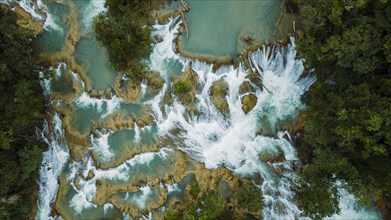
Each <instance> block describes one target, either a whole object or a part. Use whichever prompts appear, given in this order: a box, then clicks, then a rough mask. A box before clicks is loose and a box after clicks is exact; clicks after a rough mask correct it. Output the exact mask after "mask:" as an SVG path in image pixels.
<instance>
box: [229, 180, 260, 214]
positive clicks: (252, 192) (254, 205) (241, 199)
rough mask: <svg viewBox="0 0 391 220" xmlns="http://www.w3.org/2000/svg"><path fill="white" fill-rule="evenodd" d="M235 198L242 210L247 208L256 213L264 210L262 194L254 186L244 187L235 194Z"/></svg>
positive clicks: (246, 185) (247, 185)
mask: <svg viewBox="0 0 391 220" xmlns="http://www.w3.org/2000/svg"><path fill="white" fill-rule="evenodd" d="M235 197H236V199H237V200H238V205H239V207H241V208H245V209H247V210H249V211H250V212H256V211H259V210H261V209H262V205H263V197H262V192H261V190H259V189H258V188H257V187H255V186H254V185H253V184H245V185H242V186H241V187H240V188H239V189H238V191H237V192H236V193H235Z"/></svg>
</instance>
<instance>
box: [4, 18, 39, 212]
mask: <svg viewBox="0 0 391 220" xmlns="http://www.w3.org/2000/svg"><path fill="white" fill-rule="evenodd" d="M10 13H12V12H6V11H3V10H0V111H1V114H0V179H1V184H0V219H27V218H31V216H30V215H31V213H32V209H33V205H34V204H33V202H32V201H33V197H32V196H33V193H32V192H33V191H34V190H36V189H37V183H36V179H37V177H38V169H39V166H40V163H41V155H42V151H43V150H44V149H45V145H44V144H43V143H42V142H40V141H39V140H37V135H36V133H35V128H36V127H39V126H41V125H42V124H43V123H42V122H43V121H42V120H43V118H44V113H45V105H44V104H45V103H44V98H43V95H42V88H41V85H40V79H39V76H38V68H37V67H36V66H35V61H34V59H33V56H32V50H31V47H30V43H31V38H30V37H31V36H29V35H28V34H26V33H25V32H23V31H22V30H20V29H19V27H18V26H16V25H15V22H14V21H13V20H12V19H11V17H12V14H10Z"/></svg>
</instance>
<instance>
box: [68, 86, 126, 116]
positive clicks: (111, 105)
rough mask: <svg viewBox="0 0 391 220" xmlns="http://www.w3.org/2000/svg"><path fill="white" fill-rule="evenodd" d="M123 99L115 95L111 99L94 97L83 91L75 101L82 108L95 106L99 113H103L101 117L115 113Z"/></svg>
mask: <svg viewBox="0 0 391 220" xmlns="http://www.w3.org/2000/svg"><path fill="white" fill-rule="evenodd" d="M122 102H123V100H122V99H121V98H119V97H117V96H115V95H112V96H111V99H106V98H104V97H102V98H100V99H99V98H93V97H91V96H90V95H89V94H88V93H87V92H83V93H82V94H81V95H80V96H79V97H77V98H76V99H75V101H74V103H75V105H76V106H78V107H81V108H84V109H85V108H89V107H94V108H96V110H97V111H98V112H99V113H102V115H101V118H105V117H106V116H108V115H110V114H112V113H114V112H115V111H116V110H118V109H119V108H120V107H121V103H122Z"/></svg>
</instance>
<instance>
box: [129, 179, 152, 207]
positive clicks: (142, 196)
mask: <svg viewBox="0 0 391 220" xmlns="http://www.w3.org/2000/svg"><path fill="white" fill-rule="evenodd" d="M152 194H153V191H152V189H151V187H149V186H148V185H145V186H143V187H141V188H140V191H139V193H136V194H135V195H134V196H133V197H132V201H133V202H134V203H135V204H136V205H137V207H138V208H139V209H140V210H142V209H144V208H145V206H146V204H147V201H148V198H149V197H150V196H151V195H152Z"/></svg>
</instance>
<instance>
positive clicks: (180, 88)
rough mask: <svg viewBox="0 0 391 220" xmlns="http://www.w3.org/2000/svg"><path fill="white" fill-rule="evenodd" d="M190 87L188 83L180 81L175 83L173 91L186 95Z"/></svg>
mask: <svg viewBox="0 0 391 220" xmlns="http://www.w3.org/2000/svg"><path fill="white" fill-rule="evenodd" d="M190 89H191V85H190V83H189V82H187V81H184V80H180V81H178V82H177V83H175V91H176V92H179V93H186V92H188V91H190Z"/></svg>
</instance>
